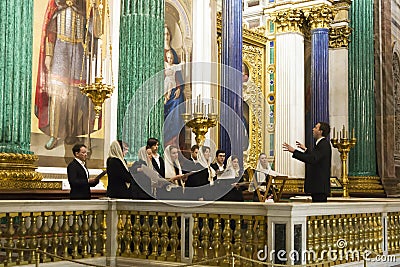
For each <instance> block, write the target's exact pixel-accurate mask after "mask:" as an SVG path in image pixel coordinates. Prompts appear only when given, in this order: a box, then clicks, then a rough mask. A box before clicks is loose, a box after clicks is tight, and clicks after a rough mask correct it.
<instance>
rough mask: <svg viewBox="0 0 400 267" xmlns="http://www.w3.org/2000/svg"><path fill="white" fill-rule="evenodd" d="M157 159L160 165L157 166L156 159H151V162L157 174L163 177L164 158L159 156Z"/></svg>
mask: <svg viewBox="0 0 400 267" xmlns="http://www.w3.org/2000/svg"><path fill="white" fill-rule="evenodd" d="M159 159H160V167H158V165H157V161H156V160H155V159H154V158H152V159H151V163H152V164H153V168H154V170H155V171H156V172H158V174H160V175H161V177H164V178H165V164H164V160H163V158H162V157H161V156H160V157H159Z"/></svg>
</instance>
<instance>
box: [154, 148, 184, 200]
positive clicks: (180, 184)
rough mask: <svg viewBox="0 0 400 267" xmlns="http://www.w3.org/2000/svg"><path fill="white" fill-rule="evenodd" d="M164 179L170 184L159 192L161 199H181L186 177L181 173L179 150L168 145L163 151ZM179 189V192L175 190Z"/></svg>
mask: <svg viewBox="0 0 400 267" xmlns="http://www.w3.org/2000/svg"><path fill="white" fill-rule="evenodd" d="M164 164H165V179H167V180H168V181H169V182H170V183H171V184H169V185H167V186H166V187H165V188H164V189H163V190H160V191H161V192H160V194H159V196H160V198H161V199H182V197H183V196H182V194H184V188H185V182H186V180H187V175H185V174H184V173H183V172H182V167H181V164H180V162H179V150H178V148H177V147H175V146H172V145H169V146H167V147H166V148H165V150H164ZM176 189H181V190H176Z"/></svg>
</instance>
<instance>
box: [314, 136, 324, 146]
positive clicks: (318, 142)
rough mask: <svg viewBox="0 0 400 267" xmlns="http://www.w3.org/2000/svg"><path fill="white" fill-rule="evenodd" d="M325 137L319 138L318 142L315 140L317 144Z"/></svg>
mask: <svg viewBox="0 0 400 267" xmlns="http://www.w3.org/2000/svg"><path fill="white" fill-rule="evenodd" d="M324 138H325V137H323V136H322V137H320V138H319V139H318V140H317V142H315V145H318V143H319V141H321V140H322V139H324Z"/></svg>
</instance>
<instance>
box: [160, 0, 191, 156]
mask: <svg viewBox="0 0 400 267" xmlns="http://www.w3.org/2000/svg"><path fill="white" fill-rule="evenodd" d="M188 14H191V6H190V3H187V2H184V3H182V2H181V1H178V0H170V1H166V3H165V24H164V38H165V39H164V41H165V43H164V146H167V145H175V146H179V147H181V148H183V147H185V132H184V131H185V128H181V127H177V125H183V121H182V118H181V115H180V114H182V113H184V112H185V110H184V109H185V105H184V102H185V100H186V99H191V87H190V83H189V80H190V74H189V70H188V69H187V67H186V65H185V63H187V62H190V61H191V46H192V41H191V40H192V36H191V31H192V30H191V18H190V17H189V16H188ZM189 137H190V135H189ZM189 143H190V142H189Z"/></svg>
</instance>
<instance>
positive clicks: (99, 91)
mask: <svg viewBox="0 0 400 267" xmlns="http://www.w3.org/2000/svg"><path fill="white" fill-rule="evenodd" d="M79 88H80V89H81V92H82V94H84V95H86V96H87V97H88V98H90V99H91V100H92V103H93V105H94V111H95V113H96V119H99V118H100V114H101V110H102V106H103V104H104V101H106V99H107V98H110V97H111V94H112V92H113V90H114V86H112V85H107V84H104V83H103V77H101V76H100V77H96V78H95V82H94V83H90V84H86V85H82V86H79Z"/></svg>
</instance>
